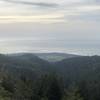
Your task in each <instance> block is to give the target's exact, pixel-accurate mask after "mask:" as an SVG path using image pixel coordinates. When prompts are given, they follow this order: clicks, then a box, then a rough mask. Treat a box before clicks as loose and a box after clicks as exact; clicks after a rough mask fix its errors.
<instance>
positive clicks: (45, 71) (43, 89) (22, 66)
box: [0, 54, 100, 100]
mask: <svg viewBox="0 0 100 100" xmlns="http://www.w3.org/2000/svg"><path fill="white" fill-rule="evenodd" d="M0 100H100V57H99V56H92V57H89V56H86V57H76V58H70V59H65V60H62V61H60V62H55V63H49V62H47V61H45V60H42V59H40V58H38V57H37V56H34V55H32V54H20V55H16V56H15V55H13V56H5V55H0Z"/></svg>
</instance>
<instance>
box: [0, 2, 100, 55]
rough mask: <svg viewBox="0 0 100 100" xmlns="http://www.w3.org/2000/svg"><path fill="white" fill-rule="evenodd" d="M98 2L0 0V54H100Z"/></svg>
mask: <svg viewBox="0 0 100 100" xmlns="http://www.w3.org/2000/svg"><path fill="white" fill-rule="evenodd" d="M99 45H100V1H99V0H53V1H52V0H0V53H16V52H64V53H73V54H81V55H100V46H99Z"/></svg>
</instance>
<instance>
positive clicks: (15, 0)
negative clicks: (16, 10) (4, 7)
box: [3, 0, 58, 8]
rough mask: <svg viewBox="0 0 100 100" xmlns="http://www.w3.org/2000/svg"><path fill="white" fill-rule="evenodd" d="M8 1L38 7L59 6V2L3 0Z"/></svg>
mask: <svg viewBox="0 0 100 100" xmlns="http://www.w3.org/2000/svg"><path fill="white" fill-rule="evenodd" d="M3 1H6V2H8V3H14V4H22V5H30V6H38V7H48V8H49V7H50V8H52V7H57V6H58V4H56V3H46V2H29V1H21V0H20V1H17V0H3Z"/></svg>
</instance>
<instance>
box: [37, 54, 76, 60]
mask: <svg viewBox="0 0 100 100" xmlns="http://www.w3.org/2000/svg"><path fill="white" fill-rule="evenodd" d="M35 55H36V56H38V57H40V58H41V59H44V60H47V61H49V62H57V61H61V60H63V59H69V58H74V57H78V55H74V54H66V53H35Z"/></svg>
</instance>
